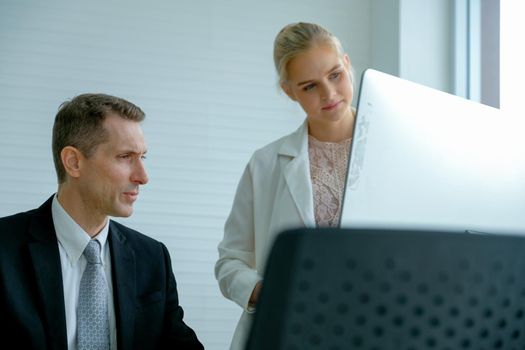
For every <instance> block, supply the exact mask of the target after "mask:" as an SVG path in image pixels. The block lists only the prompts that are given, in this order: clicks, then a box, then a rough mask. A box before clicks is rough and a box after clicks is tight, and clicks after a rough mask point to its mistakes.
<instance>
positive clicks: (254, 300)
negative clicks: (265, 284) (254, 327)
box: [248, 281, 262, 307]
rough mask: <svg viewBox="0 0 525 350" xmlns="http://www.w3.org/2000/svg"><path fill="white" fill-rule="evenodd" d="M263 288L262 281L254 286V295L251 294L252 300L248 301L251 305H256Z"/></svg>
mask: <svg viewBox="0 0 525 350" xmlns="http://www.w3.org/2000/svg"><path fill="white" fill-rule="evenodd" d="M261 288H262V282H261V281H259V282H257V284H256V285H255V288H253V292H252V295H251V296H250V301H248V305H249V306H251V307H255V305H256V304H257V302H258V301H259V294H260V293H261Z"/></svg>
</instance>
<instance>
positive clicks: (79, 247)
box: [51, 194, 109, 265]
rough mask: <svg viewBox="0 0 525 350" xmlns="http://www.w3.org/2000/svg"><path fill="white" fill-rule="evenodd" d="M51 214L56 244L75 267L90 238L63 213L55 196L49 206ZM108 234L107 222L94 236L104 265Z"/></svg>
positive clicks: (63, 210)
mask: <svg viewBox="0 0 525 350" xmlns="http://www.w3.org/2000/svg"><path fill="white" fill-rule="evenodd" d="M51 214H52V216H53V224H54V225H55V232H56V235H57V239H58V242H59V243H60V245H61V246H62V247H63V248H64V250H65V251H66V254H67V257H68V259H69V262H70V263H71V264H72V265H75V264H76V263H77V262H78V259H80V257H81V256H82V253H83V252H84V249H86V246H87V245H88V243H89V241H90V240H91V237H90V236H89V234H88V233H87V232H86V231H84V229H83V228H82V227H80V225H79V224H77V223H76V222H75V220H73V218H72V217H71V216H70V215H69V214H68V213H67V212H66V211H65V209H64V208H63V207H62V205H61V204H60V202H59V201H58V198H57V195H56V194H55V196H54V197H53V203H52V205H51ZM108 233H109V220H107V221H106V224H105V225H104V227H103V228H102V230H101V231H100V232H99V233H98V235H96V236H95V238H94V239H96V240H97V241H99V243H100V247H101V254H100V257H101V260H102V264H104V261H105V260H104V252H105V249H104V248H105V245H106V242H107V238H108Z"/></svg>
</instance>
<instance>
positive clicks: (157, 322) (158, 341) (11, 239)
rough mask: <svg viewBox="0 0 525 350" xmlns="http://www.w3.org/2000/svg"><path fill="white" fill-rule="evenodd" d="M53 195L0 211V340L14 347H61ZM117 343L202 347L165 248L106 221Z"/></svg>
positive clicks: (61, 308) (60, 290)
mask: <svg viewBox="0 0 525 350" xmlns="http://www.w3.org/2000/svg"><path fill="white" fill-rule="evenodd" d="M51 202H52V197H51V198H50V199H49V200H47V201H46V202H45V203H44V204H43V205H42V206H41V207H40V208H38V209H34V210H31V211H28V212H25V213H19V214H16V215H13V216H9V217H5V218H0V340H1V342H2V343H3V344H10V343H11V344H16V347H17V348H18V349H67V335H66V321H65V311H64V293H63V285H62V272H61V267H60V256H59V250H58V243H57V238H56V233H55V229H54V226H53V218H52V215H51ZM108 242H109V248H110V251H111V263H112V269H113V271H112V278H113V289H114V296H113V297H114V300H115V314H116V321H117V322H116V323H117V342H118V348H119V349H126V350H127V349H129V350H131V349H141V350H142V349H164V348H171V349H203V346H202V344H201V343H200V342H199V341H198V339H197V337H196V335H195V333H194V332H193V330H191V329H190V328H189V327H188V326H187V325H186V324H185V323H184V322H183V319H182V318H183V310H182V308H181V307H180V306H179V300H178V295H177V287H176V282H175V277H174V275H173V272H172V269H171V261H170V257H169V254H168V251H167V249H166V247H165V246H164V245H163V244H162V243H160V242H158V241H155V240H154V239H152V238H149V237H146V236H144V235H142V234H140V233H139V232H137V231H134V230H131V229H129V228H127V227H125V226H123V225H121V224H118V223H116V222H113V221H110V226H109V236H108Z"/></svg>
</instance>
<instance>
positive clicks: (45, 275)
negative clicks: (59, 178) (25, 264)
mask: <svg viewBox="0 0 525 350" xmlns="http://www.w3.org/2000/svg"><path fill="white" fill-rule="evenodd" d="M52 198H53V197H51V198H50V199H49V200H48V201H47V202H46V203H44V204H43V205H42V206H41V207H40V208H39V209H38V210H36V212H35V215H34V217H33V218H32V220H31V223H30V226H29V234H30V235H31V236H33V237H34V238H35V239H36V240H35V241H34V242H32V243H29V252H30V255H31V260H32V263H33V268H34V271H35V278H36V285H37V289H38V295H39V297H40V304H41V305H42V309H43V311H44V314H43V316H44V320H45V327H46V329H47V331H48V335H49V339H50V340H51V341H50V345H51V348H53V349H67V332H66V316H65V307H64V286H63V282H62V268H61V266H60V253H59V250H58V242H57V238H56V233H55V227H54V225H53V217H52V214H51V202H52Z"/></svg>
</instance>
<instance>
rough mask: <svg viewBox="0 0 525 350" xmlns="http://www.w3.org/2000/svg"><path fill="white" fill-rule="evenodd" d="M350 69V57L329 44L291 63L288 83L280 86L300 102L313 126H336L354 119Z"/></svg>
mask: <svg viewBox="0 0 525 350" xmlns="http://www.w3.org/2000/svg"><path fill="white" fill-rule="evenodd" d="M349 69H350V59H349V58H348V56H347V55H343V56H342V55H340V54H339V53H338V51H337V49H336V48H335V47H333V46H331V45H328V44H319V45H314V46H312V47H311V48H310V49H308V50H307V51H305V52H304V53H302V54H299V55H298V56H296V57H295V58H293V59H292V60H291V61H290V62H289V63H288V66H287V73H288V81H287V82H285V83H283V84H282V85H281V86H282V88H283V90H284V91H285V92H286V94H287V95H288V96H289V97H290V98H291V99H292V100H294V101H297V102H299V104H300V105H301V107H302V108H303V110H304V111H305V113H306V115H307V117H308V122H309V124H310V125H321V124H322V125H324V126H327V125H328V123H332V124H334V123H335V124H336V123H337V122H338V121H342V120H343V119H344V118H345V117H349V116H351V115H352V112H351V109H350V106H351V103H352V98H353V87H352V81H351V79H350V74H349ZM335 124H334V125H335Z"/></svg>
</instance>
